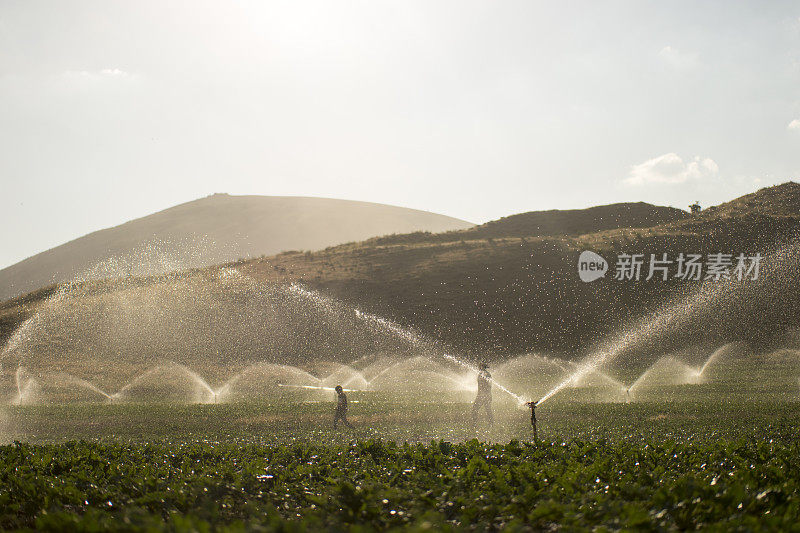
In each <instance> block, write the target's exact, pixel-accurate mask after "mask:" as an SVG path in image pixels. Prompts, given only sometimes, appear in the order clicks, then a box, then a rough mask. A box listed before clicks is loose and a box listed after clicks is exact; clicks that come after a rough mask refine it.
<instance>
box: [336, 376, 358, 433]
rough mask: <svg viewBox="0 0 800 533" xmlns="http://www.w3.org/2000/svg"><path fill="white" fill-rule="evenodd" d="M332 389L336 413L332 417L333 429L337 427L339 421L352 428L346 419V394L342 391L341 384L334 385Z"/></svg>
mask: <svg viewBox="0 0 800 533" xmlns="http://www.w3.org/2000/svg"><path fill="white" fill-rule="evenodd" d="M334 390H335V391H336V395H337V399H336V414H335V415H334V417H333V429H336V428H338V427H339V421H341V422H342V424H344V425H345V426H347V427H349V428H352V427H353V424H351V423H350V422H349V421H348V420H347V395H346V394H345V393H344V389H343V388H342V386H341V385H336V388H335V389H334Z"/></svg>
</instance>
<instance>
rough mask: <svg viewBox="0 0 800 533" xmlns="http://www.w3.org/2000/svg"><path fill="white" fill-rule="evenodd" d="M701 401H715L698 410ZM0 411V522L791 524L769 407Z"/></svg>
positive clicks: (268, 526)
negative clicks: (337, 414)
mask: <svg viewBox="0 0 800 533" xmlns="http://www.w3.org/2000/svg"><path fill="white" fill-rule="evenodd" d="M716 400H719V401H716ZM716 400H715V401H709V400H708V399H706V400H702V401H700V400H694V399H692V400H687V401H673V402H664V401H659V402H636V403H631V404H625V403H587V402H575V401H556V400H554V401H553V402H552V403H549V404H547V405H546V406H542V407H541V408H540V409H539V410H537V417H538V421H539V428H538V429H539V440H537V441H534V440H533V435H532V431H531V427H530V422H529V411H528V410H527V409H519V408H516V407H514V406H513V405H509V404H502V403H500V404H498V405H497V407H496V410H495V414H496V423H495V427H494V428H493V429H489V428H487V427H485V425H480V426H479V428H478V429H477V431H476V430H473V429H472V428H471V427H470V423H469V408H470V405H469V403H464V402H460V403H459V402H452V403H437V402H433V401H429V402H411V401H409V400H405V401H403V400H400V399H396V398H386V397H375V396H370V395H366V394H364V395H361V396H359V395H357V394H354V395H352V400H351V414H350V419H351V421H352V423H353V424H354V426H355V428H354V429H352V430H350V429H345V430H342V429H340V430H339V431H334V430H333V428H332V425H331V422H332V404H331V403H328V402H321V403H320V402H316V403H292V402H284V403H274V404H259V403H249V404H248V403H242V404H221V405H184V406H176V405H167V404H164V405H146V406H144V405H135V404H128V405H102V404H101V405H96V404H95V405H92V404H83V405H52V406H47V405H39V406H14V407H10V408H6V409H5V411H6V412H5V431H6V434H5V438H6V440H9V439H16V440H20V441H24V443H10V444H8V445H6V446H3V447H0V528H2V529H4V530H14V529H26V528H33V529H38V530H62V531H67V530H70V531H72V530H97V529H99V528H112V527H113V528H116V529H123V530H131V531H139V530H142V531H144V530H171V531H209V530H220V531H228V530H230V531H239V530H259V529H261V530H267V531H272V530H276V531H306V530H319V529H327V530H338V531H349V530H353V531H371V530H375V529H380V530H385V529H392V528H400V527H402V528H409V527H411V528H412V529H419V530H448V529H452V530H466V529H477V530H496V529H505V530H509V531H515V530H520V531H525V530H542V529H548V530H550V529H552V530H557V529H559V528H561V529H566V530H592V529H597V528H599V529H601V530H603V529H606V530H618V529H626V528H632V529H641V528H647V529H657V530H670V529H685V528H693V527H696V526H704V527H710V528H712V529H713V528H716V529H718V530H730V529H737V528H738V529H743V530H758V529H766V530H770V529H772V530H775V529H792V528H795V527H797V526H796V524H797V523H798V520H799V519H800V496H798V489H800V429H798V428H800V409H798V407H800V404H798V403H797V402H795V401H785V400H776V399H774V398H773V399H763V400H752V399H751V400H737V401H722V399H721V398H717V399H716Z"/></svg>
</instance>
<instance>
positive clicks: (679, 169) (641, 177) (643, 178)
mask: <svg viewBox="0 0 800 533" xmlns="http://www.w3.org/2000/svg"><path fill="white" fill-rule="evenodd" d="M718 173H719V166H718V165H717V163H716V162H715V161H714V160H713V159H710V158H708V157H705V158H701V157H699V156H695V157H693V158H692V159H689V160H687V161H684V160H683V159H682V158H681V157H680V156H679V155H678V154H676V153H668V154H664V155H660V156H658V157H654V158H653V159H648V160H647V161H645V162H644V163H639V164H638V165H633V166H632V167H631V170H630V172H629V173H628V177H627V178H625V179H624V180H623V182H624V183H626V184H628V185H645V184H652V183H667V184H674V183H685V182H687V181H689V180H702V179H706V178H711V177H714V176H716V175H717V174H718Z"/></svg>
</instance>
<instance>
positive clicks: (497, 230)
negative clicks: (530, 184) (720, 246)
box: [374, 202, 691, 244]
mask: <svg viewBox="0 0 800 533" xmlns="http://www.w3.org/2000/svg"><path fill="white" fill-rule="evenodd" d="M690 216H691V215H689V213H688V212H686V211H684V210H682V209H677V208H675V207H664V206H659V205H653V204H648V203H645V202H629V203H617V204H609V205H600V206H594V207H587V208H585V209H551V210H547V211H529V212H527V213H519V214H516V215H510V216H507V217H503V218H500V219H498V220H493V221H491V222H487V223H485V224H481V225H479V226H474V227H472V228H467V229H463V230H458V231H448V232H446V233H440V234H437V235H429V234H414V235H389V236H385V237H377V238H375V239H374V241H375V242H377V243H379V244H394V243H401V242H406V243H408V242H454V241H461V240H470V239H501V238H505V237H545V236H558V235H584V234H587V233H595V232H598V231H604V230H613V229H620V228H649V227H652V226H658V225H661V224H667V223H670V222H677V221H680V220H684V219H686V218H688V217H690Z"/></svg>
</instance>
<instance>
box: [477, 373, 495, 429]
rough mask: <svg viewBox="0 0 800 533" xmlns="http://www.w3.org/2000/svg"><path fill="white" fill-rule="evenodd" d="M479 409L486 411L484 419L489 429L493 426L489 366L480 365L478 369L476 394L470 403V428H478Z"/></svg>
mask: <svg viewBox="0 0 800 533" xmlns="http://www.w3.org/2000/svg"><path fill="white" fill-rule="evenodd" d="M481 408H483V409H485V410H486V419H487V420H488V421H489V427H492V426H494V417H493V415H492V375H491V374H490V373H489V365H488V364H487V363H485V362H484V363H481V364H480V366H479V367H478V394H477V396H475V401H474V402H473V403H472V427H473V428H476V427H477V426H478V415H479V413H480V410H481Z"/></svg>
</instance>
